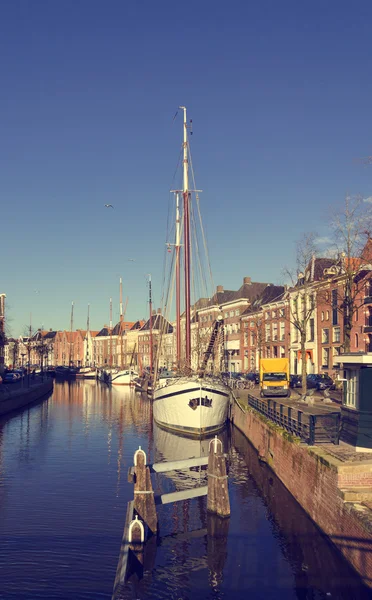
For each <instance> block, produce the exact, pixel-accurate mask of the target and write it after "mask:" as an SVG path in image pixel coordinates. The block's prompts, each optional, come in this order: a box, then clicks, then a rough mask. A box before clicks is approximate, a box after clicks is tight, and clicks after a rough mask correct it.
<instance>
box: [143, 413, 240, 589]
mask: <svg viewBox="0 0 372 600" xmlns="http://www.w3.org/2000/svg"><path fill="white" fill-rule="evenodd" d="M153 435H154V445H155V448H154V462H164V461H173V460H183V459H187V458H194V457H200V456H208V452H209V442H210V441H211V439H213V437H210V438H206V439H202V440H200V439H192V438H187V437H182V436H180V435H177V434H175V433H171V432H169V431H167V430H164V429H161V428H160V427H159V426H158V425H156V423H154V429H153ZM218 437H219V439H221V441H222V443H223V447H224V450H225V451H227V450H228V434H227V431H226V430H224V431H222V432H221V433H220V434H219V436H218ZM153 481H154V484H155V492H156V493H157V494H159V493H166V492H170V491H174V490H184V489H187V488H195V487H199V486H204V485H206V484H207V467H206V466H205V467H204V466H203V467H192V468H191V469H187V470H183V471H171V472H168V473H158V474H156V475H155V477H154V480H153ZM158 516H159V527H160V536H161V543H160V545H159V546H158V548H157V555H156V561H155V562H156V565H155V570H154V566H153V564H152V565H151V567H152V568H151V573H150V570H147V569H146V565H145V571H146V572H145V574H144V578H143V579H142V580H141V581H140V582H139V581H137V582H136V585H135V586H134V587H135V591H136V593H137V594H138V596H136V597H141V598H142V597H146V598H150V597H154V598H156V597H159V598H163V597H165V596H164V592H165V590H164V582H166V588H167V591H166V593H167V596H166V597H169V598H173V597H175V598H176V597H178V596H179V594H180V590H184V591H186V590H187V589H188V588H189V585H190V580H191V577H190V576H191V574H193V575H192V577H194V576H195V574H196V573H201V572H202V571H203V570H204V571H206V572H207V577H203V580H201V581H200V582H199V583H200V586H201V588H202V589H203V590H204V591H203V593H205V596H203V597H208V594H209V593H211V591H212V589H216V588H217V587H218V586H219V585H220V584H221V582H222V579H223V569H224V566H225V561H226V557H227V539H228V531H229V522H230V519H229V518H227V519H222V518H220V517H217V516H216V515H212V514H209V513H207V499H206V497H205V496H204V497H199V498H195V499H193V500H184V501H180V502H174V503H172V504H168V505H163V506H159V507H158ZM155 573H156V575H155V577H154V574H155ZM177 594H178V595H177Z"/></svg>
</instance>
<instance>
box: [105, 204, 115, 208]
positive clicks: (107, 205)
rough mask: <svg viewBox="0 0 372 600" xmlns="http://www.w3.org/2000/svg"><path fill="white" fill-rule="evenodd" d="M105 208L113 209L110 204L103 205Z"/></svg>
mask: <svg viewBox="0 0 372 600" xmlns="http://www.w3.org/2000/svg"><path fill="white" fill-rule="evenodd" d="M105 206H106V208H114V207H113V206H112V204H105Z"/></svg>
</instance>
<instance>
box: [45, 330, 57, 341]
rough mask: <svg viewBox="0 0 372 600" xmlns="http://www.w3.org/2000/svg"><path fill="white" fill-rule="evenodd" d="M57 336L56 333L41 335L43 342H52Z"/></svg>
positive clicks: (49, 332) (48, 332)
mask: <svg viewBox="0 0 372 600" xmlns="http://www.w3.org/2000/svg"><path fill="white" fill-rule="evenodd" d="M56 335H57V332H56V331H47V332H46V333H45V335H44V334H43V337H44V339H45V340H52V339H53V338H55V337H56Z"/></svg>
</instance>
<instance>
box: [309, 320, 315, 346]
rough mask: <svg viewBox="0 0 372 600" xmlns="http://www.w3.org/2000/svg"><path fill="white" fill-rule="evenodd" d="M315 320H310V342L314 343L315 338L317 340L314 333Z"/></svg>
mask: <svg viewBox="0 0 372 600" xmlns="http://www.w3.org/2000/svg"><path fill="white" fill-rule="evenodd" d="M314 327H315V324H314V319H310V320H309V342H313V341H314V338H315V333H314Z"/></svg>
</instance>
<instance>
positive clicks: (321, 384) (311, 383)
mask: <svg viewBox="0 0 372 600" xmlns="http://www.w3.org/2000/svg"><path fill="white" fill-rule="evenodd" d="M306 383H307V387H308V388H309V389H311V388H315V389H316V390H327V389H334V386H335V384H334V382H333V379H332V378H331V377H330V376H329V375H324V374H321V373H311V374H310V375H307V377H306Z"/></svg>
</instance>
